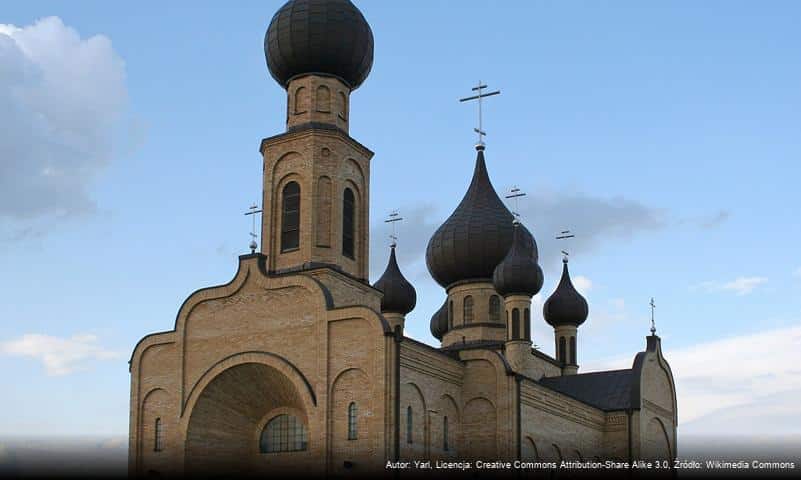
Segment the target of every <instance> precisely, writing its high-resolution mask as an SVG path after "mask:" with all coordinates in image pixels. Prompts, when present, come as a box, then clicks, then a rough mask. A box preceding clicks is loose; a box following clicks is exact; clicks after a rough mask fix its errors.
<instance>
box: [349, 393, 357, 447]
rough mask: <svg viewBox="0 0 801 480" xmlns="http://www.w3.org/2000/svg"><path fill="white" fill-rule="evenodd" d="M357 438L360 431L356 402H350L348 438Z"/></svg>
mask: <svg viewBox="0 0 801 480" xmlns="http://www.w3.org/2000/svg"><path fill="white" fill-rule="evenodd" d="M357 438H359V432H358V431H357V430H356V402H350V405H348V440H356V439H357Z"/></svg>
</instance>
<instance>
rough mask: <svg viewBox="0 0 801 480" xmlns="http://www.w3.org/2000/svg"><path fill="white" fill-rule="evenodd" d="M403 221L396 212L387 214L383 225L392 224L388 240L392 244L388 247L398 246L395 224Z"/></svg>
mask: <svg viewBox="0 0 801 480" xmlns="http://www.w3.org/2000/svg"><path fill="white" fill-rule="evenodd" d="M401 220H403V217H401V216H400V213H398V211H397V210H393V211H392V213H390V214H389V216H388V217H387V219H386V220H384V223H391V224H392V234H391V235H390V236H389V238H390V239H391V240H392V243H390V244H389V246H390V247H395V246H397V245H398V236H397V235H396V234H395V233H396V232H395V223H396V222H400V221H401Z"/></svg>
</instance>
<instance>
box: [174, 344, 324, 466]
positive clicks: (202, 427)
mask: <svg viewBox="0 0 801 480" xmlns="http://www.w3.org/2000/svg"><path fill="white" fill-rule="evenodd" d="M236 360H240V361H239V362H237V361H236ZM248 360H249V361H248ZM304 380H305V379H304V378H303V377H302V375H300V373H299V372H296V371H294V370H292V369H291V368H289V367H287V365H286V364H285V363H282V361H281V360H279V359H277V358H274V357H270V356H269V355H266V356H265V355H264V354H262V355H259V354H255V353H251V354H246V355H243V356H240V357H239V359H228V361H227V362H222V364H220V365H218V366H216V367H214V368H212V369H210V371H209V372H207V374H206V375H204V377H203V378H201V380H200V381H199V382H198V384H197V385H196V389H194V390H193V391H192V393H191V394H190V398H189V401H188V402H187V410H186V417H187V418H188V425H187V429H186V432H187V434H186V443H185V445H186V451H185V453H186V456H185V458H186V460H185V461H186V463H185V471H186V472H187V473H189V474H191V473H193V472H194V473H203V474H204V475H205V474H209V473H215V472H220V473H221V472H225V473H234V474H235V473H256V472H264V471H275V470H281V469H284V468H289V467H290V466H291V465H292V464H294V463H296V462H297V461H299V460H305V459H307V458H309V456H310V451H311V449H312V445H311V443H312V431H311V430H312V427H313V423H312V422H311V421H310V413H311V410H312V409H313V402H314V397H313V392H311V391H310V387H308V384H306V383H305V381H304ZM271 412H272V413H276V412H278V413H286V412H292V413H293V414H294V415H295V416H296V417H298V418H299V419H300V420H301V421H302V422H303V423H304V424H305V426H306V431H307V436H308V438H309V445H308V447H307V449H306V450H305V451H300V452H287V453H269V454H264V453H260V452H259V438H260V436H261V431H262V429H263V428H264V425H265V424H266V422H267V421H269V420H270V418H271ZM276 414H277V413H276ZM268 417H269V418H268ZM307 463H308V462H307Z"/></svg>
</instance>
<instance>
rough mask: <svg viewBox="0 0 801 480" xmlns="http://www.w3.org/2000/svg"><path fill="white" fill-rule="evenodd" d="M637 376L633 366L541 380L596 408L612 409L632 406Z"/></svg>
mask: <svg viewBox="0 0 801 480" xmlns="http://www.w3.org/2000/svg"><path fill="white" fill-rule="evenodd" d="M633 379H634V375H633V370H632V369H630V368H629V369H626V370H608V371H605V372H592V373H581V374H578V375H563V376H561V377H543V378H541V379H540V380H539V383H540V385H542V386H544V387H547V388H550V389H551V390H554V391H557V392H559V393H563V394H565V395H567V396H569V397H572V398H575V399H576V400H580V401H582V402H584V403H586V404H588V405H592V406H593V407H597V408H600V409H601V410H606V411H610V410H625V409H627V408H631V407H632V405H631V386H632V382H633Z"/></svg>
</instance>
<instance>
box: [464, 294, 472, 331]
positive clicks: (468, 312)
mask: <svg viewBox="0 0 801 480" xmlns="http://www.w3.org/2000/svg"><path fill="white" fill-rule="evenodd" d="M462 314H463V315H464V323H465V324H468V323H473V296H472V295H468V296H466V297H464V309H463V310H462Z"/></svg>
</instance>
